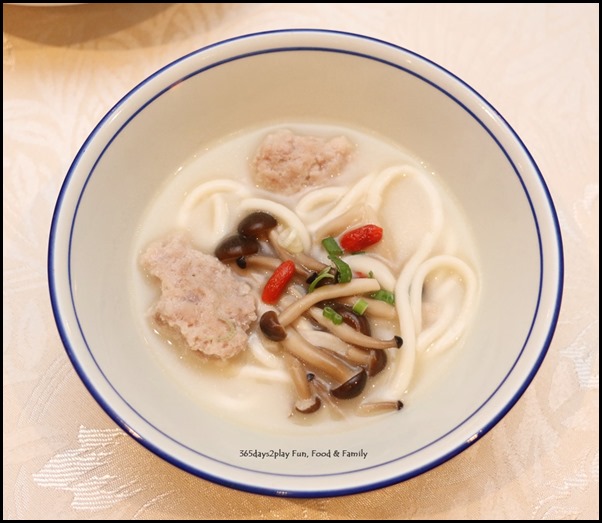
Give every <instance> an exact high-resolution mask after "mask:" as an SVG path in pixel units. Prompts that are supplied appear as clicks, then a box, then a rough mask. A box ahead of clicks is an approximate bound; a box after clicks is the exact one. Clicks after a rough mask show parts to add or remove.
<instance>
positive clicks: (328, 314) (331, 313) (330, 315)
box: [322, 307, 343, 325]
mask: <svg viewBox="0 0 602 523" xmlns="http://www.w3.org/2000/svg"><path fill="white" fill-rule="evenodd" d="M322 314H323V316H324V317H325V318H327V319H329V320H330V321H331V322H332V323H334V324H335V325H340V324H341V323H343V316H341V315H340V314H339V313H338V312H337V311H335V310H334V309H333V308H332V307H324V309H323V310H322Z"/></svg>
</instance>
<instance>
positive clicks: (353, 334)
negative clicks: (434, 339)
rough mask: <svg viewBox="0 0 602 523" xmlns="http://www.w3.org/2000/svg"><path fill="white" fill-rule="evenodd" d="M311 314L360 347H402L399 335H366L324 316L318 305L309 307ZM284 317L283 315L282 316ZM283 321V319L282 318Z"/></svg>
mask: <svg viewBox="0 0 602 523" xmlns="http://www.w3.org/2000/svg"><path fill="white" fill-rule="evenodd" d="M309 315H310V316H311V317H312V318H313V319H314V320H315V321H316V322H317V323H318V324H319V325H321V326H322V327H324V328H325V329H328V330H329V331H330V332H332V333H333V334H335V335H337V336H338V337H339V338H341V339H342V340H343V341H346V342H347V343H351V344H352V345H357V346H358V347H364V348H366V349H390V348H393V347H396V348H399V347H401V344H402V340H401V338H400V337H399V336H393V338H391V339H390V340H379V339H378V338H373V337H372V336H366V335H365V334H362V333H361V332H358V331H356V330H355V329H354V328H353V327H350V326H349V325H347V324H346V323H341V324H340V325H335V324H334V323H333V322H332V321H330V320H329V319H328V318H326V317H324V315H323V313H322V309H320V308H318V307H311V308H310V309H309ZM280 317H281V318H282V315H281V316H280ZM280 323H282V319H281V320H280Z"/></svg>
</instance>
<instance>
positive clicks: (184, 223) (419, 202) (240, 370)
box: [132, 123, 479, 431]
mask: <svg viewBox="0 0 602 523" xmlns="http://www.w3.org/2000/svg"><path fill="white" fill-rule="evenodd" d="M282 129H287V130H291V131H292V132H294V133H295V134H296V135H299V136H311V137H318V138H323V139H324V140H329V139H332V138H333V137H344V138H345V139H346V140H347V141H348V142H349V143H350V144H351V148H350V150H351V152H350V154H349V158H348V162H347V163H346V165H345V166H344V167H341V169H340V172H337V173H336V174H337V175H336V176H335V175H331V176H329V177H328V179H327V180H325V181H321V182H318V184H317V185H311V184H310V185H308V186H303V187H300V188H295V189H294V190H287V189H286V185H285V186H284V189H283V190H282V191H280V192H274V190H268V189H266V188H265V187H264V186H258V183H257V180H256V179H254V178H253V173H252V165H253V159H254V158H255V157H256V155H257V151H258V149H260V146H261V144H262V143H263V141H264V140H265V138H266V136H270V135H271V134H272V133H277V132H280V131H281V130H282ZM337 154H338V153H337ZM257 211H261V212H265V213H268V214H269V215H271V216H273V217H274V218H275V220H276V222H277V224H278V225H277V227H276V228H275V233H274V234H275V236H273V237H272V241H273V242H276V243H278V244H279V248H283V249H284V250H285V251H286V252H288V253H290V254H291V256H292V257H293V258H294V257H295V256H308V257H311V258H312V259H313V260H317V261H318V263H322V264H324V265H327V266H329V267H333V264H332V260H333V257H332V256H329V252H327V251H326V250H325V247H324V244H323V243H322V240H324V239H325V238H331V239H335V242H336V241H339V240H340V238H341V235H342V234H344V233H345V231H349V230H354V229H357V228H361V227H364V226H366V225H367V224H370V225H375V224H378V228H380V229H381V230H382V239H379V240H378V242H377V243H375V244H374V245H369V246H368V248H367V249H366V250H365V252H359V253H358V252H355V251H354V252H350V251H349V252H342V253H341V255H339V256H335V258H336V259H337V262H336V263H335V267H333V268H334V269H337V270H338V271H339V274H337V278H338V277H339V276H340V271H341V269H340V267H339V265H338V262H339V261H340V262H341V263H342V266H343V267H344V266H347V267H348V268H349V269H350V270H351V271H352V273H353V278H354V281H359V280H363V282H367V281H368V279H370V280H373V281H374V282H376V283H377V286H378V287H379V288H380V289H381V290H383V291H386V292H387V293H388V296H389V297H392V298H390V299H389V302H390V303H388V304H387V305H388V306H389V307H390V308H391V310H392V311H393V314H391V315H388V314H384V315H380V314H377V315H374V316H371V315H372V310H376V307H377V304H374V303H373V302H371V301H370V298H369V296H368V294H367V293H364V294H363V296H364V297H365V298H366V299H363V298H362V299H361V301H362V302H363V303H364V304H366V307H367V308H366V310H365V315H366V316H368V317H369V318H370V327H371V336H372V337H373V338H375V339H376V340H388V339H390V340H395V339H396V337H399V336H400V337H401V338H402V339H403V345H402V346H401V347H397V346H390V347H387V348H384V349H376V350H381V351H382V352H383V353H384V354H386V361H385V363H384V368H382V369H381V371H380V372H378V373H377V374H375V375H374V376H371V377H370V379H369V380H368V381H367V384H366V386H365V388H363V389H362V390H361V392H360V393H358V394H357V395H356V396H354V397H352V398H347V399H344V400H340V399H337V398H334V399H332V398H331V397H330V394H329V390H331V391H332V389H333V388H334V387H335V386H337V385H338V384H335V383H333V380H329V379H328V377H324V376H321V375H320V372H319V370H318V371H317V372H315V373H314V372H313V369H309V368H306V367H307V362H306V361H303V358H301V359H299V357H298V356H299V355H298V354H297V355H295V354H293V356H292V358H291V355H290V350H287V349H286V347H287V345H286V342H281V341H274V340H273V339H272V340H271V339H268V338H267V337H266V336H265V335H264V334H265V331H264V332H263V333H262V331H261V329H260V328H259V326H258V323H259V322H258V321H253V322H251V323H252V324H251V325H250V326H249V329H248V342H247V347H246V349H245V350H244V351H243V352H242V353H240V354H238V355H236V356H234V357H231V358H228V359H219V358H211V357H205V356H202V355H199V352H198V351H193V350H190V348H189V347H187V346H186V343H182V340H181V339H180V338H179V337H178V336H172V335H171V333H170V331H169V329H162V328H158V326H157V324H156V322H153V321H151V320H150V319H149V313H148V311H149V309H152V307H153V304H155V303H156V302H157V299H158V297H159V286H158V285H157V282H156V281H155V280H154V279H153V278H151V277H148V275H147V274H145V272H144V271H143V270H141V268H140V264H139V259H140V256H141V253H144V252H145V250H146V249H147V247H148V245H150V244H152V243H153V242H155V241H156V240H158V239H161V238H165V237H168V236H169V235H172V234H173V233H174V232H175V231H180V232H183V233H184V234H185V235H186V237H187V238H188V239H189V240H190V242H191V244H192V246H193V247H194V249H196V250H198V251H201V252H203V253H206V254H209V255H213V254H214V253H215V252H216V249H217V248H218V246H219V245H220V243H221V242H222V241H223V240H224V238H227V237H228V236H229V235H230V234H232V233H233V232H235V231H236V229H237V226H238V225H239V224H240V222H241V220H244V219H245V217H247V216H248V215H249V214H251V213H254V212H257ZM133 258H134V264H135V269H134V273H133V274H134V277H133V286H134V288H133V293H132V294H133V296H135V300H136V301H135V307H136V309H137V317H139V318H140V324H139V328H140V329H141V330H142V331H143V332H144V337H145V339H146V340H147V343H148V346H149V350H151V351H153V353H154V355H155V356H156V358H157V359H158V360H159V361H160V364H161V365H162V366H163V368H164V369H165V370H166V372H168V373H169V374H170V375H171V376H172V377H173V379H174V380H175V381H176V382H178V383H179V384H180V385H181V386H182V387H183V388H184V389H185V390H186V391H187V393H188V394H189V395H190V396H191V397H193V398H195V399H196V400H197V401H198V402H199V404H201V405H202V406H203V408H205V409H210V410H212V411H213V412H215V413H216V414H217V415H219V416H223V417H226V418H232V419H236V420H237V422H243V423H246V424H249V425H254V426H259V427H264V428H265V427H268V428H270V429H279V430H283V431H287V430H290V429H291V428H292V429H293V430H300V427H301V426H309V427H312V430H313V428H315V427H321V428H327V429H328V430H337V429H340V428H343V427H346V426H348V425H349V424H350V423H353V424H358V423H367V422H369V420H370V419H371V416H372V415H396V416H402V415H403V410H401V412H397V410H398V408H400V407H401V406H402V403H403V404H405V407H404V408H412V407H413V405H414V402H415V401H418V397H417V395H416V394H415V392H414V391H415V389H416V388H418V387H419V386H420V385H421V384H422V385H424V384H428V383H429V382H430V381H432V380H433V379H436V376H437V373H438V372H441V371H442V370H441V365H440V363H438V362H441V361H444V360H445V359H446V358H449V357H453V354H454V352H455V351H458V350H461V345H462V340H463V335H464V333H465V332H466V329H467V328H468V327H469V325H470V321H471V317H472V315H473V311H474V308H475V307H476V302H477V299H478V287H479V284H478V282H479V278H478V274H479V273H478V262H477V259H476V250H475V249H474V246H473V242H472V239H471V234H470V230H469V227H468V225H467V224H466V222H465V220H464V218H463V215H462V212H461V209H459V208H458V206H457V205H456V203H455V202H454V200H453V198H452V197H451V195H450V194H449V193H448V192H447V190H446V188H445V187H444V186H443V185H442V183H441V181H440V179H439V177H438V176H437V175H436V174H435V173H432V172H430V171H429V170H428V168H427V166H425V165H423V164H422V163H421V162H420V160H419V159H417V158H414V157H413V156H412V155H411V154H410V153H409V152H407V151H404V150H403V149H402V148H400V147H399V146H398V145H396V144H392V143H389V142H387V141H386V140H383V139H382V138H380V137H378V136H374V135H372V134H370V133H366V132H363V131H361V130H356V129H349V128H346V127H345V128H343V127H337V126H331V125H317V124H311V125H309V124H304V123H294V124H293V123H287V124H286V125H274V126H271V127H262V128H258V129H251V130H246V131H245V132H241V133H238V134H236V135H233V136H229V137H227V138H225V139H224V140H222V141H220V142H218V143H214V144H211V145H210V146H207V147H206V148H204V149H203V150H201V151H199V153H198V154H197V155H196V156H195V157H194V158H191V159H190V161H189V162H188V163H186V164H185V165H183V166H182V167H181V168H180V169H179V170H178V172H176V173H175V174H174V175H173V176H172V177H170V179H169V180H168V181H167V183H166V184H165V186H164V187H163V188H162V190H161V191H160V193H159V194H158V195H157V197H156V199H155V200H154V201H153V202H152V204H151V206H150V207H149V209H148V211H147V214H146V216H145V219H144V221H143V223H141V225H140V229H139V234H138V237H137V242H136V245H135V252H134V255H133ZM249 260H250V258H249ZM229 265H230V266H231V267H232V270H233V271H234V273H235V274H236V276H237V277H239V278H240V279H241V280H242V281H244V282H246V283H247V284H248V286H249V287H250V289H251V293H252V295H253V296H254V300H255V304H256V312H257V319H259V318H260V317H263V315H264V314H265V313H266V312H269V311H276V312H277V313H278V314H280V318H282V317H283V315H286V314H288V313H287V312H285V311H286V310H287V308H289V309H290V308H292V307H293V304H294V303H296V302H298V301H301V300H302V299H303V296H305V295H306V294H307V293H308V291H314V290H315V289H311V288H310V289H308V284H303V282H301V281H299V280H298V281H297V283H291V284H290V285H288V286H287V287H286V288H285V289H284V290H283V294H282V296H281V297H279V298H278V301H277V303H276V304H272V303H269V304H266V303H264V302H263V301H262V299H261V296H262V290H263V289H265V286H266V282H267V281H268V279H269V278H270V275H271V274H272V273H273V272H274V269H270V268H265V267H264V268H260V269H259V270H255V271H249V270H248V268H247V267H246V266H245V267H241V266H240V264H237V263H233V262H232V261H231V262H230V263H229ZM274 267H275V265H274ZM318 272H319V271H318V269H316V274H317V273H318ZM335 272H336V271H335ZM316 274H314V275H313V277H314V278H315V276H316ZM324 274H325V273H324ZM329 278H330V276H329ZM333 278H334V276H333ZM340 285H345V284H340ZM309 287H311V285H310V286H309ZM371 294H372V293H371ZM307 295H308V296H309V294H307ZM233 299H236V298H233ZM393 300H394V302H393ZM358 302H359V300H358V299H355V301H354V302H353V303H358ZM351 303H352V302H350V304H351ZM323 305H324V304H323ZM350 306H351V305H350ZM326 308H328V307H326ZM326 308H323V309H321V310H317V309H315V307H312V308H311V309H307V310H304V311H302V312H303V314H300V315H299V317H298V318H295V319H294V322H293V320H290V324H291V326H293V327H294V331H290V333H289V337H288V339H289V340H290V339H291V337H292V333H293V332H295V333H299V334H300V335H301V337H303V338H305V340H306V341H307V342H308V343H309V344H311V345H316V346H324V345H328V344H329V343H331V346H329V347H328V348H329V350H330V352H334V353H335V358H337V357H339V356H341V355H342V354H343V353H345V354H346V351H348V350H350V349H349V348H348V347H349V346H352V345H353V344H352V343H348V342H345V341H343V344H341V343H338V342H337V343H334V342H333V340H332V338H333V337H336V336H333V335H332V334H331V333H330V332H329V330H333V332H334V331H335V330H336V329H330V328H329V324H328V321H326V322H325V323H324V320H323V318H322V315H323V313H322V310H323V311H324V315H325V316H326V312H325V311H326ZM355 308H356V307H354V309H355ZM312 314H313V316H312ZM363 314H364V311H362V315H363ZM206 321H207V322H209V321H211V318H209V317H206ZM316 322H319V323H320V324H321V327H320V328H318V329H316ZM295 335H296V334H295ZM345 347H347V348H345ZM299 361H301V364H302V366H303V367H304V368H305V370H304V371H303V372H305V376H307V377H308V379H310V381H311V380H313V379H314V377H315V376H317V378H316V381H315V383H314V384H312V387H314V386H315V387H316V389H315V390H314V393H315V394H316V395H317V396H318V397H320V398H322V402H321V404H320V405H319V406H318V407H317V410H316V411H315V412H311V413H304V412H300V411H298V410H296V409H295V405H297V404H296V389H295V383H294V377H292V376H291V369H292V368H294V367H295V366H296V365H298V362H299ZM310 371H311V372H310ZM320 387H321V388H320ZM371 405H372V406H374V405H376V406H377V407H376V408H374V407H370V406H371ZM379 405H381V406H382V405H384V406H385V407H384V408H382V409H381V408H380V407H378V406H379ZM388 405H389V406H390V405H397V406H398V408H392V409H389V408H388V407H387V406H388Z"/></svg>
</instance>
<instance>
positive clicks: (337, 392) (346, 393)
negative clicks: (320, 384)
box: [330, 369, 368, 400]
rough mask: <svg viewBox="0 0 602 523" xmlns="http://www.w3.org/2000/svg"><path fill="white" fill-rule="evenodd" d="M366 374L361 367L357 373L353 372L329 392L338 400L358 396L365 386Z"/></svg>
mask: <svg viewBox="0 0 602 523" xmlns="http://www.w3.org/2000/svg"><path fill="white" fill-rule="evenodd" d="M367 381H368V374H367V373H366V371H365V370H364V369H361V370H360V371H359V372H358V373H357V374H354V375H353V376H352V377H351V378H349V379H348V380H347V381H346V382H345V383H342V384H341V385H339V386H338V387H336V388H335V389H332V390H331V391H330V393H331V394H332V395H333V396H334V397H335V398H338V399H340V400H348V399H351V398H355V397H357V396H359V395H360V394H361V393H362V392H363V390H364V387H365V386H366V382H367Z"/></svg>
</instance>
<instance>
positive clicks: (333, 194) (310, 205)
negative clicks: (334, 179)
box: [295, 187, 347, 223]
mask: <svg viewBox="0 0 602 523" xmlns="http://www.w3.org/2000/svg"><path fill="white" fill-rule="evenodd" d="M346 192H347V188H346V187H321V188H320V189H315V190H313V191H311V192H310V193H308V194H307V195H306V196H304V197H303V198H301V200H299V202H298V203H297V206H296V207H295V213H296V214H297V216H299V218H301V219H302V220H303V221H304V222H305V223H308V222H311V220H312V215H313V214H314V213H316V212H317V210H316V208H317V207H320V206H324V205H327V204H329V203H330V204H332V205H334V204H335V203H336V202H337V201H338V200H340V199H341V198H342V197H343V195H344V194H345V193H346Z"/></svg>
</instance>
